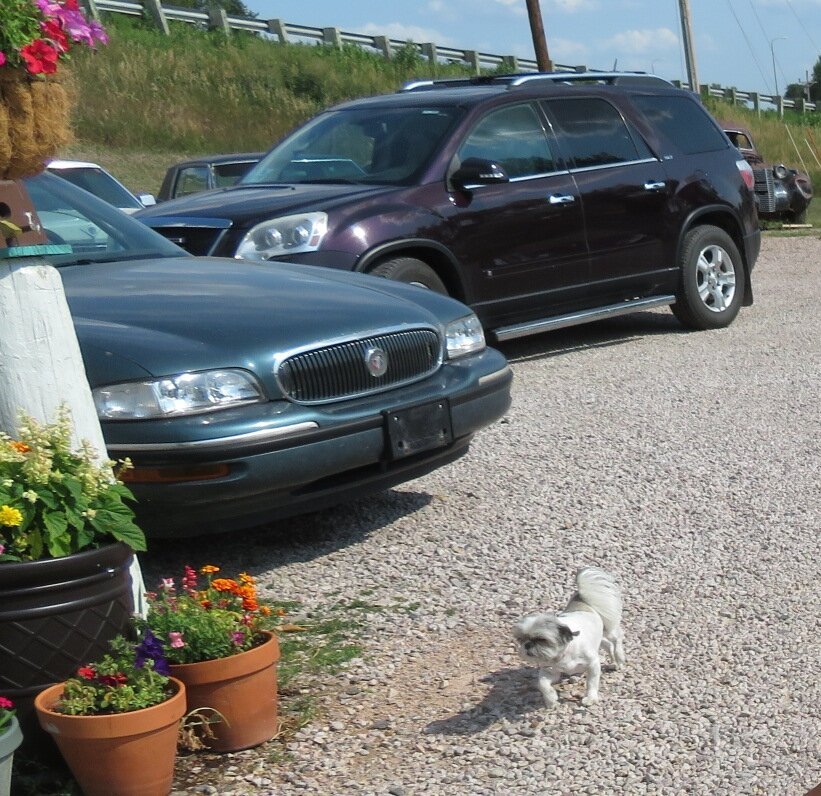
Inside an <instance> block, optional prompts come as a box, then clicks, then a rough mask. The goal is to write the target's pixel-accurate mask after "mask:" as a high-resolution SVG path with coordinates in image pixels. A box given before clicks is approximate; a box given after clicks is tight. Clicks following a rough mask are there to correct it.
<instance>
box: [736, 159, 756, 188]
mask: <svg viewBox="0 0 821 796" xmlns="http://www.w3.org/2000/svg"><path fill="white" fill-rule="evenodd" d="M735 164H736V166H738V170H739V171H740V172H741V179H742V180H744V184H745V185H746V186H747V187H748V188H749V189H750V190H751V191H752V190H753V187H754V186H755V175H754V174H753V167H752V166H751V165H750V164H749V163H747V161H746V160H737V161H736V162H735Z"/></svg>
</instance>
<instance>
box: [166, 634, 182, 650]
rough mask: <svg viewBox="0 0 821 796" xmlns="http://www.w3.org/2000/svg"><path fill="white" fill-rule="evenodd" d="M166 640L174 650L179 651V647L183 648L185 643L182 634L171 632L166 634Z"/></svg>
mask: <svg viewBox="0 0 821 796" xmlns="http://www.w3.org/2000/svg"><path fill="white" fill-rule="evenodd" d="M168 640H169V642H170V643H171V646H172V647H173V648H174V649H179V648H180V647H184V646H185V642H184V641H183V640H182V633H175V632H173V631H172V632H171V633H169V634H168Z"/></svg>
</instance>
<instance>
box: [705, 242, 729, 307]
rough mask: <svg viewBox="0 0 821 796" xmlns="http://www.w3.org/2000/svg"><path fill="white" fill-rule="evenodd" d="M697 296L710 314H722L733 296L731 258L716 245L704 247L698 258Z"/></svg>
mask: <svg viewBox="0 0 821 796" xmlns="http://www.w3.org/2000/svg"><path fill="white" fill-rule="evenodd" d="M696 279H697V282H698V294H699V296H701V300H702V301H703V302H704V306H705V307H707V309H708V310H710V311H711V312H724V310H726V309H727V307H729V306H730V305H731V304H732V303H733V297H734V296H735V266H734V265H733V260H732V257H730V255H729V254H727V252H726V251H725V250H724V249H723V248H722V247H721V246H718V245H715V244H714V245H711V246H706V247H705V248H704V249H703V250H702V251H701V254H699V256H698V265H697V275H696Z"/></svg>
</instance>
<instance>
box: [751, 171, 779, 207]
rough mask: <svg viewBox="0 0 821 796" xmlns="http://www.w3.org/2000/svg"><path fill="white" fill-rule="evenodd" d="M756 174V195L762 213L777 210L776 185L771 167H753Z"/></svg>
mask: <svg viewBox="0 0 821 796" xmlns="http://www.w3.org/2000/svg"><path fill="white" fill-rule="evenodd" d="M753 175H754V176H755V195H756V197H757V199H758V210H759V212H760V213H774V212H775V186H774V184H773V173H772V170H771V169H753Z"/></svg>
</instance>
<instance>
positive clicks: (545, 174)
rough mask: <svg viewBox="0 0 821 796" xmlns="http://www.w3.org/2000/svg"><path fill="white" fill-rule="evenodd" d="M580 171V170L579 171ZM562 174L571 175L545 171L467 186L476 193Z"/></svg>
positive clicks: (468, 189) (568, 172) (566, 171)
mask: <svg viewBox="0 0 821 796" xmlns="http://www.w3.org/2000/svg"><path fill="white" fill-rule="evenodd" d="M619 165H621V164H619ZM577 171H578V169H577ZM560 174H570V171H569V170H568V169H561V170H560V171H543V172H541V173H540V174H525V175H524V176H523V177H510V178H508V180H507V182H491V183H477V184H476V185H474V184H472V183H471V184H470V185H466V186H465V190H467V191H475V190H478V189H479V188H492V187H493V186H495V185H507V184H509V183H511V182H527V181H528V180H543V179H544V178H545V177H557V176H559V175H560Z"/></svg>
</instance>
